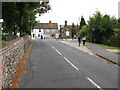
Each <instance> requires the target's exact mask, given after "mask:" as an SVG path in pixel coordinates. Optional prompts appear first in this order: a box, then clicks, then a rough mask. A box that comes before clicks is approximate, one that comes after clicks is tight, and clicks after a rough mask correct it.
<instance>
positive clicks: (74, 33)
mask: <svg viewBox="0 0 120 90" xmlns="http://www.w3.org/2000/svg"><path fill="white" fill-rule="evenodd" d="M71 30H72V37H74V35H76V32H77V30H76V27H75V25H74V23H72V29H71Z"/></svg>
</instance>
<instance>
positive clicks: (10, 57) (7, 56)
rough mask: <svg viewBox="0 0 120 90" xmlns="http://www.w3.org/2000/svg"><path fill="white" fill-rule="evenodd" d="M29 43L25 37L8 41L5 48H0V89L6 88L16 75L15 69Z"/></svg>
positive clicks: (28, 38) (28, 39)
mask: <svg viewBox="0 0 120 90" xmlns="http://www.w3.org/2000/svg"><path fill="white" fill-rule="evenodd" d="M30 43H31V38H30V37H28V36H26V37H22V38H17V39H16V40H12V41H9V42H8V43H7V45H6V46H5V47H0V88H8V87H9V86H10V84H11V82H12V78H13V76H14V74H15V73H16V68H17V66H18V64H19V62H20V60H21V59H22V56H23V55H24V52H25V50H26V49H27V47H28V46H29V45H30Z"/></svg>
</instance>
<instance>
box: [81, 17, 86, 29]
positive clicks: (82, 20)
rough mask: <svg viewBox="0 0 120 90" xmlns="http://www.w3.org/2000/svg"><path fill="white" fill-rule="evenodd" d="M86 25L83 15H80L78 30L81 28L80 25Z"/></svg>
mask: <svg viewBox="0 0 120 90" xmlns="http://www.w3.org/2000/svg"><path fill="white" fill-rule="evenodd" d="M84 25H86V22H85V19H84V18H83V16H81V21H80V30H81V29H82V27H83V26H84Z"/></svg>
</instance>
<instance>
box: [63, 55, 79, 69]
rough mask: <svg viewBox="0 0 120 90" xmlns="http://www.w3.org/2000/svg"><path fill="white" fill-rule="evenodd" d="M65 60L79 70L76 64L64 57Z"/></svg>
mask: <svg viewBox="0 0 120 90" xmlns="http://www.w3.org/2000/svg"><path fill="white" fill-rule="evenodd" d="M64 59H65V60H66V61H67V62H68V63H69V64H70V65H72V66H73V67H74V68H75V69H76V70H79V69H78V68H77V67H76V66H75V65H74V64H72V63H71V62H70V61H69V60H68V59H67V58H65V57H64Z"/></svg>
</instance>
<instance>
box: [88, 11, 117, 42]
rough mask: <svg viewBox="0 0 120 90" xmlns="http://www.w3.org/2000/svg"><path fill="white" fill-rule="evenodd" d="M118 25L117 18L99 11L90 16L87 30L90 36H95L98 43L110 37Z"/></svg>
mask: <svg viewBox="0 0 120 90" xmlns="http://www.w3.org/2000/svg"><path fill="white" fill-rule="evenodd" d="M115 27H117V20H116V18H114V17H110V16H109V15H104V16H103V15H102V14H101V13H100V12H99V11H97V12H96V13H95V14H93V17H90V18H89V21H88V25H87V30H88V32H89V33H88V34H89V35H88V36H90V37H89V38H91V40H92V38H95V42H96V43H101V42H102V40H103V39H109V38H110V37H111V35H112V34H113V28H115Z"/></svg>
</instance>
